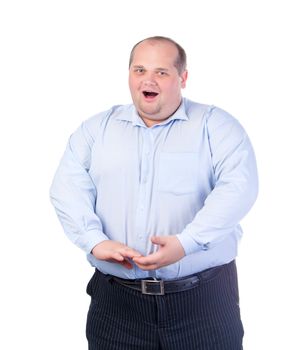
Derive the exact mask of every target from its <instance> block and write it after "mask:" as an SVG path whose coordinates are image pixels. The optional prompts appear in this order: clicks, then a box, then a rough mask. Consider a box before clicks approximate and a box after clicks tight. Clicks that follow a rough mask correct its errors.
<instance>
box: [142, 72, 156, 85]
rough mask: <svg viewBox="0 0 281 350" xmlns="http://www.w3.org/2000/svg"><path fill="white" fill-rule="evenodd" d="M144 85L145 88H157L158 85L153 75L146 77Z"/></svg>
mask: <svg viewBox="0 0 281 350" xmlns="http://www.w3.org/2000/svg"><path fill="white" fill-rule="evenodd" d="M143 85H145V86H155V85H157V83H156V81H155V79H154V76H153V75H152V74H151V75H150V76H146V77H145V79H144V80H143Z"/></svg>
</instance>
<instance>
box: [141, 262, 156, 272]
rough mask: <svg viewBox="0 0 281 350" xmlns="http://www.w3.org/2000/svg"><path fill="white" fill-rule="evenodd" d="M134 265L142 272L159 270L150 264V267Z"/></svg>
mask: <svg viewBox="0 0 281 350" xmlns="http://www.w3.org/2000/svg"><path fill="white" fill-rule="evenodd" d="M136 265H137V266H138V267H139V268H140V269H141V270H144V271H151V270H156V269H158V268H159V266H158V265H156V264H151V265H141V264H137V263H136Z"/></svg>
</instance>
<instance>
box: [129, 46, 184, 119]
mask: <svg viewBox="0 0 281 350" xmlns="http://www.w3.org/2000/svg"><path fill="white" fill-rule="evenodd" d="M177 55H178V51H177V48H176V47H175V46H174V45H173V44H172V43H170V42H166V41H148V40H147V41H143V42H142V43H140V44H139V45H138V46H137V47H136V48H135V51H134V55H133V60H132V63H131V66H130V69H129V87H130V91H131V95H132V99H133V102H134V105H135V106H136V109H137V111H138V113H139V115H140V116H141V118H142V119H143V121H144V122H145V124H146V125H147V126H152V125H154V124H157V123H159V122H161V121H163V120H165V119H167V118H169V117H170V116H171V115H172V114H173V113H174V112H175V111H176V110H177V108H178V107H179V105H180V103H181V89H182V88H184V87H185V84H186V79H187V71H184V72H183V73H182V74H179V72H178V70H177V68H176V67H175V65H174V62H175V61H176V58H177Z"/></svg>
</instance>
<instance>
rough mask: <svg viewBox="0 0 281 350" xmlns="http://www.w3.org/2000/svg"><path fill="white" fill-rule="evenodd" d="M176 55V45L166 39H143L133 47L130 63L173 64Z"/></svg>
mask: <svg viewBox="0 0 281 350" xmlns="http://www.w3.org/2000/svg"><path fill="white" fill-rule="evenodd" d="M177 55H178V50H177V48H176V46H175V45H173V44H172V43H170V42H168V41H156V40H145V41H143V42H141V43H140V44H139V45H138V46H137V47H136V48H135V49H134V54H133V60H132V64H136V65H144V66H145V65H157V66H159V65H160V66H163V65H165V66H174V63H175V60H176V58H177Z"/></svg>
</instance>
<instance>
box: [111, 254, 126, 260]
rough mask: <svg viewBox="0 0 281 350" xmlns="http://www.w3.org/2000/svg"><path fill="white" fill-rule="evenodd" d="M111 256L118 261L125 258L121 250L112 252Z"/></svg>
mask: <svg viewBox="0 0 281 350" xmlns="http://www.w3.org/2000/svg"><path fill="white" fill-rule="evenodd" d="M110 258H111V259H113V260H117V261H124V260H125V258H124V256H123V255H122V254H120V253H119V252H112V254H111V255H110Z"/></svg>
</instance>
